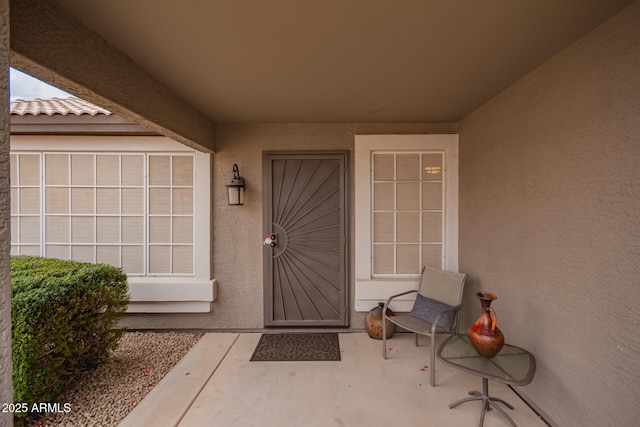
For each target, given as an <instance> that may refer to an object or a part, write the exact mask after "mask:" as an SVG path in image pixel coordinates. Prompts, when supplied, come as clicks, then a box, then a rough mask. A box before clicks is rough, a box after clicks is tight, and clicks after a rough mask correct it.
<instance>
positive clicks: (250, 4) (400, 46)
mask: <svg viewBox="0 0 640 427" xmlns="http://www.w3.org/2000/svg"><path fill="white" fill-rule="evenodd" d="M46 1H51V0H46ZM30 2H31V0H15V1H12V3H11V7H12V9H13V8H23V7H24V11H23V12H22V13H21V14H15V15H14V13H13V12H12V22H11V25H12V49H13V48H14V35H13V27H14V26H16V24H17V23H16V22H14V20H22V19H25V18H21V16H24V15H25V14H27V16H28V14H29V13H31V12H29V10H30V9H28V6H29V5H28V4H29V3H30ZM631 2H632V1H631V0H560V1H558V0H535V1H533V0H530V1H512V0H487V1H475V0H473V1H472V0H467V1H463V0H460V1H442V0H400V1H393V2H391V1H386V0H349V1H343V0H305V1H299V0H274V1H266V2H265V1H258V0H255V1H252V0H242V1H237V0H223V1H202V0H185V1H159V0H136V1H128V0H115V1H94V0H90V1H87V0H56V1H55V2H52V3H51V4H52V6H54V8H55V6H56V3H57V5H59V6H61V7H62V8H64V9H66V11H68V12H69V14H67V15H65V14H66V12H64V11H62V12H63V14H62V15H61V16H63V18H64V19H67V20H70V22H74V20H75V19H76V18H77V19H78V20H79V21H81V23H82V24H84V26H86V27H87V28H86V29H87V30H89V31H90V32H93V33H95V34H96V39H103V41H104V42H106V43H105V45H108V46H110V47H113V48H115V50H116V51H119V52H121V53H123V54H124V55H123V58H125V57H128V59H130V60H131V62H133V63H134V64H135V65H136V66H140V68H141V69H142V70H144V71H145V72H147V73H148V77H149V78H151V79H153V80H155V81H156V82H157V83H158V84H159V85H160V86H161V87H162V88H166V90H167V93H171V94H172V95H173V94H174V95H176V96H175V99H173V98H171V99H169V98H167V97H166V96H165V99H166V100H167V105H168V104H169V103H170V102H177V101H176V100H179V101H180V102H184V104H185V105H187V106H189V108H191V107H192V108H193V110H194V112H196V113H197V114H200V115H201V116H202V117H203V118H206V119H208V120H209V121H210V122H212V123H296V122H298V123H305V122H316V123H321V122H456V121H458V120H460V119H462V118H463V117H465V116H466V115H467V114H468V113H470V112H471V111H473V110H474V109H475V108H477V107H479V106H480V105H482V104H483V103H485V102H486V101H488V100H489V99H491V98H492V97H493V96H495V95H496V94H498V93H499V92H500V91H502V90H503V89H505V88H506V87H507V86H509V85H510V84H511V83H513V82H514V81H516V80H517V79H519V78H520V77H522V76H523V75H525V74H526V73H527V72H529V71H531V70H532V69H533V68H535V67H536V66H538V65H540V64H541V63H543V62H544V61H546V60H547V59H548V58H550V57H551V56H553V55H554V54H556V53H557V52H559V51H560V50H562V49H563V48H565V47H567V46H568V45H570V44H571V43H572V42H574V41H575V40H577V39H578V38H580V37H581V36H583V35H584V34H586V33H587V32H589V31H590V30H592V29H593V28H595V27H596V26H597V25H599V24H600V23H602V22H603V21H605V20H606V19H608V18H609V17H610V16H612V15H613V14H615V13H616V12H618V11H619V10H621V9H622V8H623V7H625V6H626V5H628V4H630V3H631ZM21 4H25V5H26V6H21ZM31 10H35V9H31ZM47 13H49V14H50V15H51V14H52V13H51V11H49V12H47ZM38 22H40V24H38ZM36 24H37V25H39V26H40V27H42V26H43V25H49V24H47V21H46V20H39V21H37V22H36ZM74 25H75V27H78V23H75V24H74ZM80 26H81V25H80ZM16 28H17V31H18V32H20V28H18V26H16ZM83 30H85V28H83ZM34 31H35V32H43V34H44V33H46V30H45V29H44V28H36V29H35V30H34ZM58 36H59V37H64V34H58ZM16 37H22V35H20V34H18V35H17V36H16ZM47 37H49V36H47ZM16 42H18V40H16ZM40 43H41V42H40ZM16 46H18V43H16ZM72 48H73V46H72V47H71V48H69V46H67V47H66V48H65V49H67V50H68V49H72ZM69 54H74V53H73V52H70V53H69ZM75 54H76V55H82V49H81V48H80V47H79V48H78V51H77V52H75ZM23 55H25V52H20V55H19V56H20V57H23ZM26 56H27V57H29V56H30V54H29V53H28V52H27V53H26ZM29 59H30V61H32V62H33V63H38V62H39V63H40V65H41V67H38V66H33V65H30V64H31V62H29V61H14V58H13V57H12V62H18V63H17V64H13V65H14V66H17V67H18V68H27V69H26V70H24V71H26V72H31V73H32V74H34V75H36V77H39V78H41V79H43V80H45V81H47V80H48V81H50V82H52V83H54V84H56V85H57V86H59V87H61V88H62V89H65V90H71V91H72V93H73V91H74V89H77V87H74V86H73V85H69V84H67V83H66V80H65V78H67V79H71V80H73V79H74V76H73V72H72V71H70V70H69V69H70V68H71V67H74V66H78V65H79V64H80V62H81V61H82V58H77V59H75V60H74V61H72V62H69V61H67V62H66V63H64V62H61V61H65V58H61V59H60V63H57V64H50V63H49V64H43V63H42V62H41V61H40V60H39V58H38V57H37V54H36V55H34V56H32V57H30V58H29ZM88 60H89V59H88ZM28 68H32V69H28ZM65 74H66V75H65ZM61 76H62V78H60V77H61ZM103 77H104V76H97V77H96V79H98V78H103ZM52 80H53V81H52ZM82 85H83V88H87V89H89V90H91V89H92V88H91V87H90V86H91V82H86V81H85V82H82ZM154 90H155V89H154ZM133 93H135V92H134V91H132V92H131V94H133ZM80 95H83V94H80ZM101 96H102V98H98V99H95V98H94V99H89V100H90V101H100V100H101V99H103V98H107V99H108V98H109V96H108V94H107V95H105V94H104V93H103V94H101ZM125 96H126V94H125ZM87 97H88V98H91V96H85V98H87ZM119 104H120V105H122V102H119ZM102 105H104V102H102ZM105 107H107V108H109V107H110V106H109V105H105ZM125 107H126V108H130V106H125ZM155 107H156V108H157V107H158V106H157V105H156V106H155ZM116 112H117V108H116Z"/></svg>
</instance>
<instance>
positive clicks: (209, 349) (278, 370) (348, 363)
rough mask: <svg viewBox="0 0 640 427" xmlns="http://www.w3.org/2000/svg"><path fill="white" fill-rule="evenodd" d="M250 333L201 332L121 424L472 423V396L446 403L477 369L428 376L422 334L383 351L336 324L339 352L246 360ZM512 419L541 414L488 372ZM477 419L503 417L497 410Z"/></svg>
mask: <svg viewBox="0 0 640 427" xmlns="http://www.w3.org/2000/svg"><path fill="white" fill-rule="evenodd" d="M259 339H260V334H259V333H242V334H238V333H207V334H205V335H204V336H203V337H202V339H201V340H200V341H199V342H198V343H197V344H196V345H195V346H194V347H193V349H191V351H190V352H189V353H188V354H187V355H186V356H185V357H184V358H183V359H182V360H181V361H180V362H179V363H178V364H177V365H176V366H175V367H174V368H173V369H172V370H171V371H170V372H169V373H168V374H167V375H166V376H165V377H164V378H163V379H162V381H160V383H158V385H156V387H154V389H153V390H152V391H151V392H150V393H149V394H148V395H147V396H146V397H145V398H144V399H143V400H142V402H140V404H138V406H137V407H136V408H135V409H134V410H133V412H131V413H130V414H129V416H127V418H125V419H124V420H123V421H122V423H121V424H120V426H135V427H139V426H180V427H187V426H189V427H190V426H225V427H226V426H304V427H307V426H322V427H325V426H358V427H360V426H367V427H369V426H371V427H377V426H385V427H386V426H391V425H395V426H428V427H429V426H434V427H435V426H438V427H440V426H445V427H446V426H452V427H453V426H455V427H458V426H477V425H478V422H479V418H480V408H481V407H480V403H479V402H469V403H465V404H462V405H460V406H458V407H456V408H454V409H449V406H448V405H449V403H451V402H453V401H456V400H458V399H461V398H463V397H466V396H467V392H468V391H469V390H478V389H480V388H481V379H480V378H478V377H475V376H472V375H469V374H465V373H463V372H460V371H457V370H455V369H451V368H448V367H446V366H444V365H442V364H440V363H439V362H437V364H436V385H437V387H431V386H429V377H428V375H429V372H428V369H425V365H426V364H427V363H428V346H427V344H428V341H427V340H428V339H425V344H424V345H421V347H419V348H416V347H415V346H414V341H413V335H411V334H396V335H395V336H394V337H393V338H392V339H391V340H390V341H388V345H389V349H390V351H389V359H387V360H384V359H382V354H381V353H382V349H381V342H380V341H376V340H372V339H370V338H369V337H368V335H367V334H366V333H343V334H340V338H339V339H340V349H341V358H342V360H341V361H339V362H250V361H249V359H250V358H251V355H252V354H253V350H254V349H255V347H256V345H257V343H258V340H259ZM489 392H490V395H492V396H496V397H500V398H502V399H505V400H506V401H507V402H509V403H511V404H512V405H513V406H514V407H515V409H514V410H513V411H511V410H509V409H506V410H507V411H508V412H509V414H510V416H511V417H512V418H513V420H514V421H515V422H516V423H517V424H518V426H520V427H529V426H540V427H544V426H546V424H545V423H544V422H543V421H542V420H541V419H540V418H539V417H538V416H537V415H536V414H535V413H534V412H533V411H532V410H531V409H530V408H529V407H528V406H527V405H526V404H525V403H524V402H523V401H522V400H521V399H520V398H519V397H518V396H517V395H516V394H515V393H514V392H513V391H512V390H511V389H510V388H508V387H507V386H505V385H503V384H499V383H495V382H490V385H489ZM484 425H485V427H498V426H509V425H510V424H509V423H508V422H507V421H506V419H505V418H504V417H502V415H500V413H499V412H498V411H495V410H493V411H490V412H488V413H487V415H486V417H485V422H484Z"/></svg>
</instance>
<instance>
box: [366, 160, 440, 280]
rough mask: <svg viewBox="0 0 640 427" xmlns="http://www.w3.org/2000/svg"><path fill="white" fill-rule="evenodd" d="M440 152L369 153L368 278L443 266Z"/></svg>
mask: <svg viewBox="0 0 640 427" xmlns="http://www.w3.org/2000/svg"><path fill="white" fill-rule="evenodd" d="M443 158H444V154H443V153H442V152H428V151H422V152H373V153H372V154H371V173H372V176H371V181H372V195H371V200H372V209H371V215H372V218H371V223H372V224H373V228H372V245H373V246H372V257H371V260H372V266H371V271H372V276H373V277H383V276H393V277H397V276H402V275H407V276H416V275H419V274H420V271H421V269H422V266H423V265H427V266H429V267H434V268H442V266H443V254H444V251H443V243H444V242H443V241H442V236H443V227H444V216H443V211H444V200H443V194H444V193H443V187H444V181H443V176H444V175H443V165H444V161H443Z"/></svg>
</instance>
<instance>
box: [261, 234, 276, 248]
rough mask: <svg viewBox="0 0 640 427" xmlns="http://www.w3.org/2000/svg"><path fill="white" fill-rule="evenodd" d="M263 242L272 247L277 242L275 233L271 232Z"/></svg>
mask: <svg viewBox="0 0 640 427" xmlns="http://www.w3.org/2000/svg"><path fill="white" fill-rule="evenodd" d="M263 244H264V245H265V246H271V247H272V248H274V247H275V246H276V245H277V244H278V236H277V235H275V234H272V235H270V236H267V237H265V238H264V242H263Z"/></svg>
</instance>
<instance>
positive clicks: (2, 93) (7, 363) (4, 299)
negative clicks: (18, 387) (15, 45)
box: [0, 0, 13, 426]
mask: <svg viewBox="0 0 640 427" xmlns="http://www.w3.org/2000/svg"><path fill="white" fill-rule="evenodd" d="M8 76H9V0H0V405H1V404H2V403H11V402H12V401H13V393H12V391H11V283H10V281H9V245H10V243H11V230H10V228H9V225H10V223H11V219H10V213H9V77H8ZM0 425H3V426H10V425H13V415H12V414H10V413H3V412H1V411H0Z"/></svg>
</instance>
